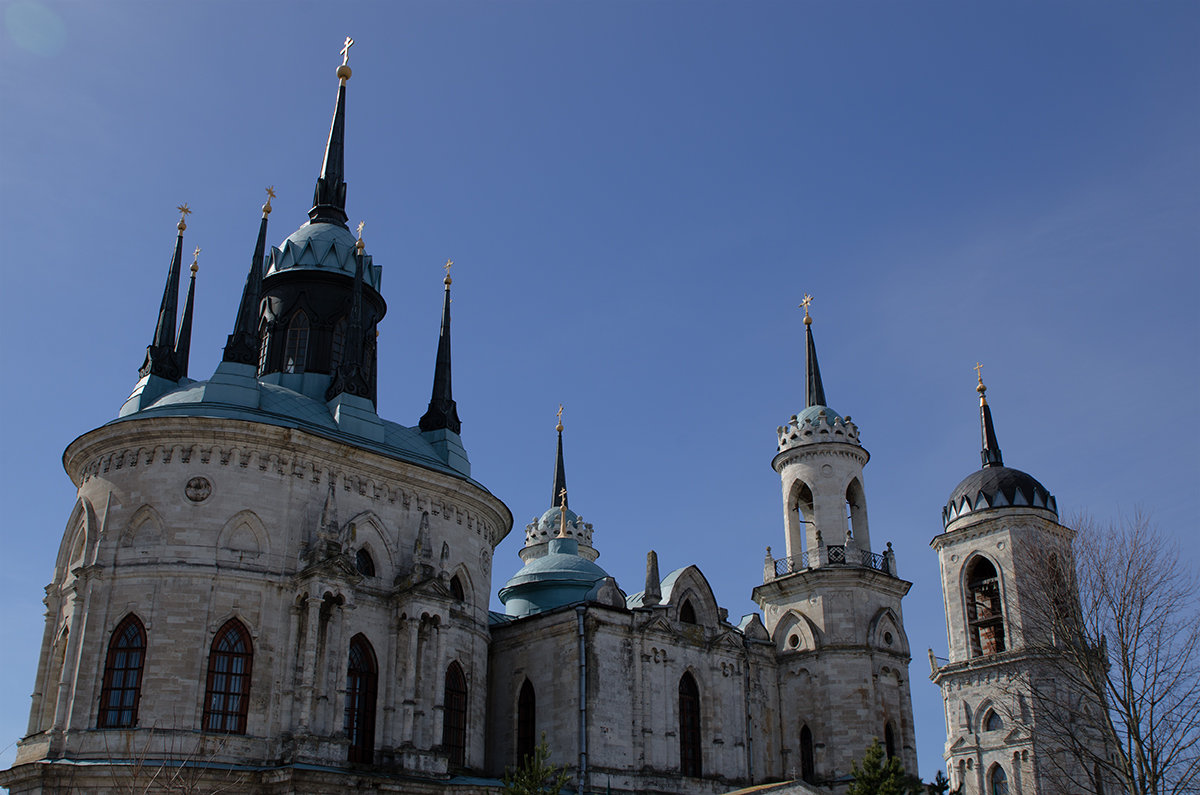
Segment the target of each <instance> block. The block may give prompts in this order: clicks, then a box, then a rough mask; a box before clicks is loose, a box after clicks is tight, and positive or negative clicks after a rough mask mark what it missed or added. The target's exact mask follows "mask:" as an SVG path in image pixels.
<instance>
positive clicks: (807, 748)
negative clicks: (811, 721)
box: [800, 723, 817, 784]
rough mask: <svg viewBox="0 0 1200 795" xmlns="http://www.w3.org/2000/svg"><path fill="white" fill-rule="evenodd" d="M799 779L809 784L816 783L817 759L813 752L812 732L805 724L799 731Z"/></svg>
mask: <svg viewBox="0 0 1200 795" xmlns="http://www.w3.org/2000/svg"><path fill="white" fill-rule="evenodd" d="M800 778H801V779H803V780H804V781H805V782H807V783H809V784H815V783H816V781H817V758H816V754H815V753H814V752H813V736H812V730H811V729H809V728H808V724H807V723H806V724H805V725H804V727H803V728H801V729H800Z"/></svg>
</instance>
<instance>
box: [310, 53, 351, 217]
mask: <svg viewBox="0 0 1200 795" xmlns="http://www.w3.org/2000/svg"><path fill="white" fill-rule="evenodd" d="M353 45H354V39H352V38H350V37H349V36H347V37H346V44H345V46H344V47H342V65H341V66H339V67H338V70H337V76H338V93H337V105H335V106H334V109H333V123H332V124H331V125H330V127H329V142H328V143H327V144H326V145H325V160H324V162H322V164H321V176H319V177H317V186H316V188H315V189H314V190H313V207H312V209H311V210H309V211H308V218H309V220H310V221H312V222H314V223H316V222H323V223H331V224H341V225H342V226H345V225H346V220H347V218H348V216H347V215H346V181H345V176H346V171H345V165H346V163H345V154H346V81H347V80H349V79H350V66H349V65H348V64H347V61H348V60H349V58H350V48H351V47H352V46H353Z"/></svg>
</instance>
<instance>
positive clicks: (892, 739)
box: [883, 720, 896, 759]
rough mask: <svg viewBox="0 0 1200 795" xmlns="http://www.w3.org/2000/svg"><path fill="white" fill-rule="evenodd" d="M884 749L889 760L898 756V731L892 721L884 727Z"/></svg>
mask: <svg viewBox="0 0 1200 795" xmlns="http://www.w3.org/2000/svg"><path fill="white" fill-rule="evenodd" d="M883 748H884V750H885V751H886V752H887V758H888V759H892V758H894V757H895V756H896V730H895V728H893V726H892V722H891V721H890V720H889V721H888V722H887V723H885V724H884V725H883Z"/></svg>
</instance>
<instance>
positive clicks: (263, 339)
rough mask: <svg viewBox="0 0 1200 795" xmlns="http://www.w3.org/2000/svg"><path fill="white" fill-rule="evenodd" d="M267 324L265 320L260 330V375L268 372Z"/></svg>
mask: <svg viewBox="0 0 1200 795" xmlns="http://www.w3.org/2000/svg"><path fill="white" fill-rule="evenodd" d="M268 340H269V337H268V335H267V322H266V321H265V320H264V321H263V324H262V327H261V328H260V329H259V330H258V374H259V375H262V374H263V373H265V372H266V371H267V342H268Z"/></svg>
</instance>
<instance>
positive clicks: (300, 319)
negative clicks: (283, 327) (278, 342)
mask: <svg viewBox="0 0 1200 795" xmlns="http://www.w3.org/2000/svg"><path fill="white" fill-rule="evenodd" d="M307 359H308V315H306V314H304V313H303V312H297V313H296V314H295V315H294V316H293V317H292V322H291V323H290V324H289V325H288V332H287V342H286V344H285V345H284V348H283V371H284V372H285V373H303V372H304V364H305V362H306V361H307Z"/></svg>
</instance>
